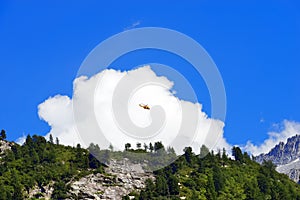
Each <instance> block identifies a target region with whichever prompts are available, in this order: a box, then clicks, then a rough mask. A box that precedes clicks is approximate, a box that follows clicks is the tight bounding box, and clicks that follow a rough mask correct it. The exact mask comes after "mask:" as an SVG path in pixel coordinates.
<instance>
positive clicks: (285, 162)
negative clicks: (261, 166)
mask: <svg viewBox="0 0 300 200" xmlns="http://www.w3.org/2000/svg"><path fill="white" fill-rule="evenodd" d="M299 158H300V135H295V136H293V137H291V138H288V140H287V142H286V143H284V142H280V143H279V144H277V145H276V146H275V147H274V148H273V149H271V151H270V152H269V153H267V154H261V155H259V156H257V157H256V158H255V159H256V161H257V162H259V163H262V162H263V161H264V160H270V161H272V162H273V163H274V164H275V165H277V168H276V170H277V171H278V172H280V173H285V174H287V175H288V176H289V177H290V178H291V179H292V180H294V181H296V182H299V175H300V160H299Z"/></svg>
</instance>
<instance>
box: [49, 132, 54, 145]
mask: <svg viewBox="0 0 300 200" xmlns="http://www.w3.org/2000/svg"><path fill="white" fill-rule="evenodd" d="M49 142H50V143H51V144H54V141H53V136H52V134H50V136H49Z"/></svg>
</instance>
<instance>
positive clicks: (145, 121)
mask: <svg viewBox="0 0 300 200" xmlns="http://www.w3.org/2000/svg"><path fill="white" fill-rule="evenodd" d="M173 84H174V83H173V82H171V81H170V80H168V79H167V78H166V77H158V76H157V75H156V74H155V73H154V72H153V71H152V70H151V68H150V67H149V66H145V67H142V68H139V69H136V70H131V71H125V72H120V71H116V70H104V71H102V72H100V73H98V74H96V75H94V76H92V77H90V78H87V77H84V76H82V77H79V78H77V79H76V80H74V96H73V99H70V98H69V97H67V96H61V95H57V96H54V97H50V98H49V99H48V100H46V101H45V102H43V103H42V104H40V105H39V106H38V110H39V111H38V114H39V116H40V118H41V119H42V120H44V121H46V122H47V123H48V124H49V126H50V127H51V130H50V132H49V133H48V134H47V136H46V137H49V134H52V135H53V137H54V138H55V137H58V138H59V140H60V142H61V143H62V144H65V145H71V146H72V145H76V144H77V143H81V144H82V145H83V146H85V147H86V146H88V145H89V143H90V142H94V143H98V144H99V145H100V147H102V148H106V147H107V146H108V145H109V143H112V144H113V146H114V147H115V149H123V148H124V144H125V143H127V142H130V143H132V144H135V143H136V142H142V143H144V142H145V143H148V142H150V141H151V142H155V141H162V142H163V143H164V144H165V145H166V146H174V147H175V150H176V151H177V152H182V149H183V148H184V147H185V146H192V147H193V149H194V150H195V152H199V149H200V145H202V144H203V143H205V144H206V145H207V146H209V147H211V148H223V147H225V148H226V149H230V145H229V144H228V143H227V142H226V140H225V138H223V127H224V123H223V122H222V121H219V120H215V119H211V118H208V116H207V115H206V114H205V113H204V112H202V111H201V110H202V105H201V104H199V103H191V102H188V101H183V100H180V99H178V98H177V97H176V96H174V94H173V93H172V87H173ZM140 103H145V104H149V106H151V110H150V111H149V110H144V109H142V108H141V107H139V106H138V105H139V104H140ZM74 108H75V109H74ZM73 111H74V113H75V115H73ZM164 116H165V118H164ZM75 121H76V123H75ZM124 130H125V131H124ZM126 132H127V133H126ZM150 133H156V135H149V134H150ZM194 133H195V134H194Z"/></svg>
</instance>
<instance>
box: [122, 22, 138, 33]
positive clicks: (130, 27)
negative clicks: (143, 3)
mask: <svg viewBox="0 0 300 200" xmlns="http://www.w3.org/2000/svg"><path fill="white" fill-rule="evenodd" d="M140 24H141V21H135V22H133V23H132V24H131V25H130V26H127V27H126V28H124V30H125V31H126V30H130V29H133V28H135V27H137V26H139V25H140Z"/></svg>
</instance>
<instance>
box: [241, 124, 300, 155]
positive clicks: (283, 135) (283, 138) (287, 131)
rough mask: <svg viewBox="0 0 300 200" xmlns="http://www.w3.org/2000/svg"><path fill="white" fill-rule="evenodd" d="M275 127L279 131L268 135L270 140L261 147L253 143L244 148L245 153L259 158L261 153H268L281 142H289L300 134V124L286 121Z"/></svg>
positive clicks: (248, 143) (249, 142)
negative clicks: (289, 139) (288, 140)
mask: <svg viewBox="0 0 300 200" xmlns="http://www.w3.org/2000/svg"><path fill="white" fill-rule="evenodd" d="M273 127H275V128H276V129H278V131H276V132H275V131H273V132H269V133H268V136H269V137H268V138H267V139H266V140H265V141H264V142H263V143H262V144H260V145H254V144H253V143H252V142H251V141H248V142H247V144H246V145H245V146H244V147H243V149H244V150H245V151H248V152H250V153H252V154H253V155H255V156H257V155H259V154H261V153H268V152H269V151H270V150H271V149H272V148H274V147H275V145H276V144H278V143H279V142H287V139H288V138H290V137H292V136H294V135H296V134H298V135H299V134H300V123H298V122H294V121H288V120H284V121H283V122H282V124H280V125H279V124H274V125H273Z"/></svg>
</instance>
